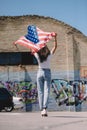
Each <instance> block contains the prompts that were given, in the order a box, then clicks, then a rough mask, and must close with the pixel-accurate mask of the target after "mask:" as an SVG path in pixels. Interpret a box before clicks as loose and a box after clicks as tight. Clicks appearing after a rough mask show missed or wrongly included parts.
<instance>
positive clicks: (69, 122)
mask: <svg viewBox="0 0 87 130" xmlns="http://www.w3.org/2000/svg"><path fill="white" fill-rule="evenodd" d="M72 129H73V130H86V129H87V112H69V111H68V112H64V111H63V112H62V111H61V112H59V111H55V112H48V117H41V115H40V112H11V113H6V112H1V113H0V130H72Z"/></svg>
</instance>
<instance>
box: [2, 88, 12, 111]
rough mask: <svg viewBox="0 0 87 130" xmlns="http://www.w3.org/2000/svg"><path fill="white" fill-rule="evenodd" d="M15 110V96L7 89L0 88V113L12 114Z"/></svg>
mask: <svg viewBox="0 0 87 130" xmlns="http://www.w3.org/2000/svg"><path fill="white" fill-rule="evenodd" d="M13 109H14V103H13V96H12V95H11V94H10V92H9V91H8V90H7V89H6V88H3V87H1V88H0V111H2V110H5V111H6V112H11V111H12V110H13Z"/></svg>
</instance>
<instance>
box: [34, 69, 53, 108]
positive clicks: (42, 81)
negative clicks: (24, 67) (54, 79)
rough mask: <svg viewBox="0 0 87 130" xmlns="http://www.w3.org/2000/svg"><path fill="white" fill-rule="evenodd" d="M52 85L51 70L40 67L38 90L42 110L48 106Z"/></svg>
mask: <svg viewBox="0 0 87 130" xmlns="http://www.w3.org/2000/svg"><path fill="white" fill-rule="evenodd" d="M50 85H51V70H50V69H39V70H38V72H37V90H38V99H39V107H40V110H43V109H44V108H45V109H46V108H47V107H48V99H49V94H50Z"/></svg>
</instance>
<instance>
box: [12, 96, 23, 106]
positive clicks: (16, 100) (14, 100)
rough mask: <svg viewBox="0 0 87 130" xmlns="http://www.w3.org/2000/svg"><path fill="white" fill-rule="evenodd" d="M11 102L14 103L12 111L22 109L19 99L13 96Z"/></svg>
mask: <svg viewBox="0 0 87 130" xmlns="http://www.w3.org/2000/svg"><path fill="white" fill-rule="evenodd" d="M13 102H14V109H18V108H23V107H24V103H23V99H22V98H21V97H15V96H13Z"/></svg>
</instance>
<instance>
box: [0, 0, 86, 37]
mask: <svg viewBox="0 0 87 130" xmlns="http://www.w3.org/2000/svg"><path fill="white" fill-rule="evenodd" d="M22 15H39V16H45V17H51V18H54V19H57V20H59V21H62V22H64V23H66V24H68V25H70V26H72V27H74V28H76V29H78V30H79V31H80V32H82V33H83V34H84V35H85V36H87V0H0V16H22Z"/></svg>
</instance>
